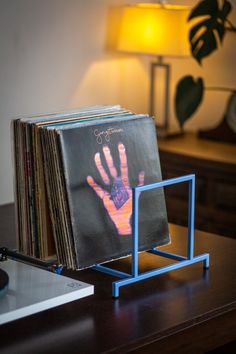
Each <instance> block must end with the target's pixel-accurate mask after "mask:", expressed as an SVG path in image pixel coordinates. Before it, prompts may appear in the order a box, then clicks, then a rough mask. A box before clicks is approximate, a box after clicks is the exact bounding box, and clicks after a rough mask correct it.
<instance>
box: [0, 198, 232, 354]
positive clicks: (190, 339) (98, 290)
mask: <svg viewBox="0 0 236 354" xmlns="http://www.w3.org/2000/svg"><path fill="white" fill-rule="evenodd" d="M12 211H13V210H12V206H11V205H10V206H4V207H0V240H1V245H3V244H4V245H6V246H9V245H10V244H11V245H13V244H14V242H15V241H14V232H13V228H12V224H13V216H12ZM6 213H7V214H8V218H6ZM170 229H171V236H172V245H170V246H165V249H168V250H172V251H173V250H175V252H180V253H183V254H184V252H185V248H186V242H185V240H186V235H185V234H186V229H185V228H183V227H177V226H173V225H171V227H170ZM195 249H196V252H195V254H200V253H203V252H209V253H210V269H209V271H204V270H203V268H202V264H201V263H198V264H195V265H193V266H190V267H187V268H185V269H180V270H177V271H173V272H171V273H169V274H164V275H161V276H158V277H155V278H152V279H149V280H146V281H144V282H143V283H140V284H134V285H132V286H129V287H125V288H122V289H121V296H120V298H119V299H116V300H114V299H112V297H111V282H112V280H113V278H112V277H110V276H108V275H105V274H101V273H97V272H95V271H93V270H85V271H80V272H77V273H76V272H74V273H70V275H71V276H74V277H76V278H78V279H80V280H82V281H86V282H90V283H93V284H94V285H95V295H94V296H91V297H88V298H84V299H81V300H78V301H74V302H72V303H69V304H66V305H63V306H60V307H57V308H54V309H51V310H48V311H44V312H41V313H39V314H36V315H32V316H30V317H27V318H24V319H20V320H17V321H15V322H12V323H8V324H5V325H3V326H1V327H0V348H1V349H0V352H1V354H6V353H8V354H14V353H17V354H21V353H22V354H23V353H24V354H32V353H33V354H35V353H37V354H38V353H42V354H46V353H50V354H52V353H70V354H71V353H82V354H84V353H90V354H92V353H104V352H109V353H111V352H112V353H126V352H128V351H129V352H135V353H157V352H160V353H162V354H163V353H181V354H184V353H190V352H191V353H205V352H207V351H210V350H213V349H215V348H219V347H222V346H223V345H226V346H228V347H231V349H232V348H233V345H234V344H236V342H235V343H234V342H233V341H235V340H236V261H235V260H236V240H233V239H231V238H225V237H222V236H221V237H219V236H217V235H214V234H207V233H204V232H199V231H196V233H195ZM140 259H141V269H142V270H148V269H151V268H153V267H156V266H161V265H164V264H167V260H161V259H160V258H159V257H157V256H153V255H151V254H142V255H141V256H140ZM115 265H116V266H117V267H119V268H120V269H121V270H123V271H128V269H129V267H130V259H129V258H126V259H122V260H119V261H116V262H115V264H114V266H115ZM67 275H68V274H67ZM0 301H1V300H0Z"/></svg>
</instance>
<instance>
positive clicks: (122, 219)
mask: <svg viewBox="0 0 236 354" xmlns="http://www.w3.org/2000/svg"><path fill="white" fill-rule="evenodd" d="M118 152H119V159H120V171H121V173H120V176H118V173H117V169H116V167H115V166H114V162H113V158H112V155H111V151H110V149H109V147H108V146H107V145H105V146H104V147H103V153H104V156H105V159H106V163H107V167H108V169H109V172H110V175H111V177H112V180H110V178H109V176H108V174H107V173H106V171H105V169H104V167H103V165H102V162H101V157H100V153H99V152H97V153H96V154H95V156H94V161H95V164H96V167H97V169H98V172H99V174H100V176H101V178H102V181H103V183H104V184H105V185H107V186H109V187H110V192H108V191H107V190H105V189H103V188H102V187H101V186H99V185H98V184H97V183H96V182H95V181H94V179H93V177H92V176H88V177H87V182H88V184H89V185H90V187H92V188H93V190H94V191H95V193H96V194H97V195H98V197H99V198H100V199H101V200H102V201H103V205H104V207H105V209H106V211H107V213H108V215H109V216H110V218H111V220H112V221H113V223H114V224H115V227H116V229H117V232H118V234H119V235H131V234H132V228H131V224H130V222H131V220H130V219H131V214H132V189H131V187H130V183H129V176H128V164H127V157H126V150H125V146H124V145H123V144H122V143H119V144H118ZM144 175H145V174H144V171H141V172H140V173H139V176H138V185H139V186H142V185H143V184H144Z"/></svg>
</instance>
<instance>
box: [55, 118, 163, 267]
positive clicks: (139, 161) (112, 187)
mask: <svg viewBox="0 0 236 354" xmlns="http://www.w3.org/2000/svg"><path fill="white" fill-rule="evenodd" d="M57 134H58V142H59V147H60V150H61V160H62V164H63V166H62V169H63V175H64V176H65V186H66V190H67V197H68V203H69V212H70V219H71V225H72V233H73V239H74V245H75V252H76V258H77V268H78V269H82V268H85V267H89V266H92V265H94V264H96V263H102V262H106V261H109V260H111V259H115V258H119V257H122V256H125V255H128V254H130V252H131V248H132V246H131V243H132V239H131V237H132V236H131V234H132V223H131V215H132V195H131V194H132V193H131V188H132V187H135V186H137V185H143V184H150V183H154V182H158V181H160V180H161V179H162V177H161V168H160V161H159V155H158V149H157V142H156V132H155V126H154V123H153V119H152V118H150V117H147V116H144V117H138V118H137V119H134V118H132V119H130V120H129V119H128V118H127V119H126V120H123V121H122V120H117V121H111V120H110V121H107V122H103V123H99V122H97V123H96V124H95V123H90V124H89V123H87V124H85V125H83V124H81V125H78V126H76V127H75V126H74V127H71V128H70V127H67V128H66V129H63V128H61V129H60V128H58V129H57ZM169 241H170V239H169V231H168V223H167V214H166V205H165V198H164V191H163V189H162V188H159V189H156V190H151V191H147V192H142V193H141V194H140V196H139V250H140V251H142V250H147V249H150V248H152V247H155V246H160V245H163V244H167V243H169Z"/></svg>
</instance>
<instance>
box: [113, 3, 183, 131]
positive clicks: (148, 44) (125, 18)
mask: <svg viewBox="0 0 236 354" xmlns="http://www.w3.org/2000/svg"><path fill="white" fill-rule="evenodd" d="M188 14H189V8H188V7H187V6H179V5H169V4H147V3H144V4H135V5H128V6H124V8H123V13H122V18H121V24H120V33H119V36H118V41H117V50H119V51H123V52H128V53H136V54H145V55H147V54H148V55H155V56H157V62H153V63H151V72H150V74H151V78H150V102H149V114H150V115H154V109H155V107H154V106H155V105H154V96H155V69H156V68H157V67H161V68H163V69H164V70H165V95H164V117H163V118H164V120H163V125H162V126H158V129H157V130H158V134H159V136H162V137H165V136H168V135H169V134H170V132H169V128H170V127H169V87H170V65H169V64H166V63H164V62H163V56H176V57H179V56H188V55H189V45H188V28H187V18H188Z"/></svg>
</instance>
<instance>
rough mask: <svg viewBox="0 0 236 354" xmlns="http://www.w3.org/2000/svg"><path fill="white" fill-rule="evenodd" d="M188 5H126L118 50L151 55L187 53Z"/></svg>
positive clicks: (180, 54)
mask: <svg viewBox="0 0 236 354" xmlns="http://www.w3.org/2000/svg"><path fill="white" fill-rule="evenodd" d="M188 14H189V8H188V7H187V6H174V5H158V4H136V5H130V6H125V7H124V8H123V16H122V20H121V27H120V34H119V37H118V43H117V50H120V51H124V52H132V53H140V54H149V55H150V54H151V55H158V56H163V55H171V56H172V55H174V56H187V55H189V43H188V26H187V18H188Z"/></svg>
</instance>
